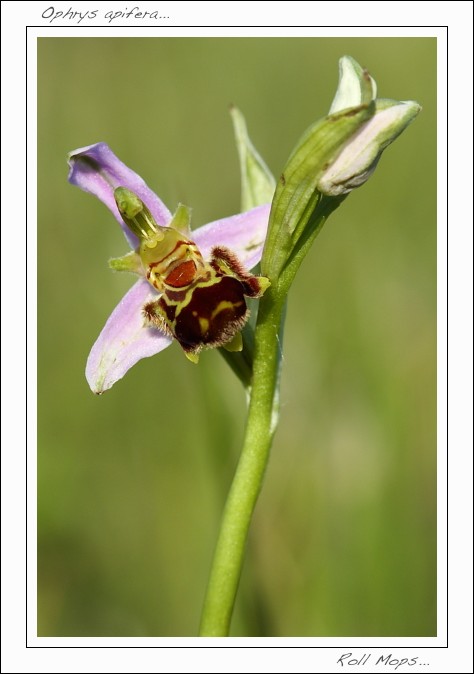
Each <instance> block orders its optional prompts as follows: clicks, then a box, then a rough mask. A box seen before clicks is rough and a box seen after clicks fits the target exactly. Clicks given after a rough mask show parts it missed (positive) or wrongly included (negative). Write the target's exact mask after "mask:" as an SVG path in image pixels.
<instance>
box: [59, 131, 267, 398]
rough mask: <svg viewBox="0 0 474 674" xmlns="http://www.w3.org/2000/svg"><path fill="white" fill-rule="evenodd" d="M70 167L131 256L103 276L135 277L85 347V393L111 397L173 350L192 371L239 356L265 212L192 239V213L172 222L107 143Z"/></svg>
mask: <svg viewBox="0 0 474 674" xmlns="http://www.w3.org/2000/svg"><path fill="white" fill-rule="evenodd" d="M68 163H69V167H70V171H69V178H68V179H69V182H70V183H72V184H73V185H76V186H77V187H80V188H81V189H82V190H84V191H86V192H90V193H91V194H93V195H94V196H96V197H98V198H99V199H100V200H101V201H102V202H103V203H104V204H105V205H106V206H107V207H108V208H109V209H110V210H111V211H112V213H113V215H114V216H115V218H116V219H117V221H118V223H119V224H120V226H121V228H122V230H123V232H124V234H125V237H126V239H127V241H128V243H129V245H130V247H131V249H132V250H131V252H129V253H128V254H127V255H125V256H124V257H122V258H117V259H114V260H111V262H110V266H111V267H112V268H113V269H115V270H118V271H129V272H133V273H135V274H137V275H138V276H139V279H138V280H137V281H136V283H135V284H134V285H133V286H132V288H131V289H130V290H129V291H128V292H127V293H126V295H125V296H124V297H123V298H122V299H121V301H120V302H119V304H118V305H117V307H116V308H115V309H114V311H113V312H112V314H111V315H110V317H109V319H108V320H107V322H106V324H105V326H104V328H103V330H102V332H101V333H100V335H99V337H98V339H97V341H96V342H95V344H94V346H93V347H92V350H91V352H90V355H89V358H88V360H87V365H86V378H87V381H88V383H89V385H90V387H91V389H92V391H94V393H98V394H99V393H103V392H104V391H106V390H107V389H109V388H111V386H113V384H114V383H115V382H116V381H118V380H119V379H121V378H122V377H123V376H124V375H125V373H126V372H127V371H128V370H129V369H130V368H131V367H132V366H133V365H135V363H137V362H138V361H139V360H141V359H142V358H146V357H149V356H153V355H155V354H156V353H159V352H160V351H162V350H163V349H165V348H166V347H168V346H169V345H170V344H171V343H172V342H173V340H177V341H178V342H179V344H180V345H181V347H182V348H183V350H184V353H185V354H186V356H187V357H188V358H189V359H190V360H191V361H193V362H197V360H198V357H199V352H200V351H201V350H202V349H203V348H213V347H217V346H225V347H226V348H228V349H230V350H239V348H241V337H240V330H241V329H242V327H243V325H244V324H245V322H246V320H247V316H248V309H247V306H246V303H245V297H260V296H261V295H262V294H263V292H264V291H265V290H266V288H267V287H268V285H269V282H268V280H267V279H266V278H265V277H261V276H253V275H252V274H251V273H249V272H248V271H247V270H248V269H252V268H253V267H254V266H255V265H256V264H257V263H258V262H259V261H260V258H261V256H262V251H263V244H264V241H265V236H266V232H267V225H268V218H269V213H270V204H266V205H263V206H258V207H257V208H253V209H252V210H250V211H247V212H246V213H240V214H237V215H234V216H231V217H228V218H223V219H221V220H217V221H215V222H211V223H209V224H207V225H204V226H203V227H200V228H198V229H196V230H195V231H193V232H192V234H191V231H190V229H189V222H190V211H189V209H187V208H186V207H185V206H182V205H180V206H179V207H178V209H177V211H176V213H175V214H174V216H172V214H171V213H170V211H169V210H168V209H167V207H166V206H165V205H164V204H163V202H162V201H161V200H160V199H159V198H158V197H157V196H156V194H155V193H154V192H153V191H152V190H151V189H150V188H149V187H148V186H147V185H146V183H145V182H144V181H143V180H142V178H140V176H138V175H137V174H136V173H135V172H134V171H132V170H131V169H130V168H128V167H127V166H126V165H125V164H124V163H123V162H122V161H120V159H118V157H117V156H116V155H115V154H114V153H113V152H112V150H111V149H110V148H109V146H108V145H107V144H106V143H96V144H94V145H89V146H88V147H83V148H79V149H78V150H74V151H73V152H71V153H70V154H69V156H68Z"/></svg>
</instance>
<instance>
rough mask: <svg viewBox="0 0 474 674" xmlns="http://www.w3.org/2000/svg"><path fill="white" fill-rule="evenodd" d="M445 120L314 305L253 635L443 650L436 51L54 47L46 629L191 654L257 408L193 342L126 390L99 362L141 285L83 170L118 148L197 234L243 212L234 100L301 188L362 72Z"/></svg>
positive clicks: (265, 517)
mask: <svg viewBox="0 0 474 674" xmlns="http://www.w3.org/2000/svg"><path fill="white" fill-rule="evenodd" d="M343 54H350V55H352V56H353V57H354V58H356V59H357V60H358V61H359V62H360V63H361V64H362V65H364V66H366V67H368V68H369V69H370V71H371V73H372V75H373V76H374V77H375V79H376V80H377V83H378V87H379V95H380V96H382V97H390V98H397V99H405V100H406V99H415V100H417V101H419V102H420V103H421V104H422V106H423V111H422V113H421V115H420V116H419V117H418V119H417V120H416V121H415V122H414V123H413V125H412V126H410V127H409V128H408V130H407V131H406V132H405V133H404V134H403V135H402V137H401V138H400V139H399V140H398V141H397V142H396V143H395V144H394V145H393V146H392V147H391V148H389V149H388V150H387V151H386V153H385V155H384V157H383V158H382V160H381V162H380V164H379V167H378V169H377V171H376V173H375V174H374V176H373V177H372V178H371V180H370V181H369V183H368V184H367V185H365V186H364V187H362V188H361V189H360V190H357V191H355V192H354V193H353V194H352V195H351V196H350V197H349V198H348V199H347V201H346V202H345V203H344V204H343V205H342V206H341V208H340V209H339V210H338V211H336V212H335V213H334V214H333V215H332V217H331V218H330V221H329V222H328V224H327V225H326V226H325V228H324V230H323V232H322V234H321V235H320V237H319V238H318V239H317V241H316V244H315V246H314V248H313V250H312V251H311V253H310V255H309V256H308V258H307V259H306V261H305V263H304V264H303V267H302V268H301V270H300V273H299V275H298V278H297V280H296V283H295V285H294V287H293V289H292V292H291V297H290V302H289V311H288V316H287V329H286V334H285V350H284V353H285V356H284V359H285V360H284V371H283V382H282V410H281V412H282V413H281V421H280V427H279V430H278V432H277V435H276V439H275V443H274V447H273V452H272V456H271V459H270V465H269V468H268V471H267V476H266V482H265V485H264V489H263V492H262V494H261V498H260V501H259V503H258V507H257V510H256V513H255V518H254V522H253V526H252V531H251V538H250V542H249V550H248V556H247V560H246V564H245V568H244V572H243V577H242V581H241V586H240V591H239V596H238V600H237V604H236V610H235V616H234V620H233V624H232V632H231V634H232V635H233V636H433V635H435V634H436V519H435V515H436V501H435V497H436V482H435V480H436V473H435V468H436V371H435V365H436V334H435V330H436V192H435V184H436V183H435V180H436V41H435V39H431V38H377V39H375V38H374V39H372V38H359V39H345V38H344V39H342V38H341V39H339V38H338V39H331V38H327V39H321V38H307V39H306V38H305V39H302V38H295V39H285V38H250V39H241V38H237V39H235V38H215V39H214V38H212V39H211V38H189V39H181V38H171V39H161V38H133V39H132V38H128V39H127V38H99V39H90V38H77V37H75V38H71V39H66V38H41V39H39V40H38V162H39V163H38V195H39V200H38V201H39V203H38V244H39V245H38V247H39V257H38V294H39V305H38V327H39V334H38V364H39V365H38V368H39V385H38V635H39V636H73V637H80V636H193V635H195V634H196V632H197V627H198V623H199V617H200V610H201V604H202V600H203V596H204V591H205V587H206V582H207V577H208V572H209V568H210V563H211V558H212V553H213V547H214V543H215V540H216V535H217V531H218V525H219V520H220V515H221V512H222V508H223V504H224V500H225V495H226V493H227V490H228V487H229V484H230V481H231V478H232V475H233V471H234V467H235V464H236V461H237V457H238V454H239V450H240V445H241V441H242V437H243V426H244V420H245V400H244V396H243V393H242V391H241V388H240V385H239V383H238V382H237V380H236V379H235V378H234V376H233V374H232V372H231V371H230V370H229V369H228V368H227V366H226V365H225V363H224V361H223V359H222V358H221V357H220V355H219V354H218V353H217V352H212V351H209V352H206V353H205V354H203V356H202V357H201V362H200V364H199V366H197V367H196V366H194V365H192V364H191V363H189V362H188V361H187V360H186V358H184V356H183V355H182V353H181V352H180V350H179V348H178V347H177V345H173V346H172V348H169V349H167V350H166V351H165V352H164V353H162V354H160V355H158V356H156V357H154V358H152V359H146V360H143V361H141V362H140V363H139V364H138V365H137V366H136V367H134V368H133V369H132V370H131V371H130V372H129V373H128V375H127V376H126V377H125V378H124V379H123V380H122V381H120V382H119V383H117V384H116V386H115V387H114V388H113V389H112V390H111V391H108V392H107V393H106V394H105V395H103V396H102V397H96V396H94V395H93V394H92V393H91V392H90V390H89V388H88V385H87V383H86V380H85V378H84V367H85V363H86V359H87V355H88V353H89V350H90V347H91V346H92V344H93V342H94V341H95V339H96V337H97V336H98V334H99V331H100V330H101V328H102V326H103V324H104V322H105V320H106V319H107V317H108V315H109V313H110V312H111V311H112V309H113V308H114V307H115V305H116V304H117V302H118V301H119V300H120V298H121V297H122V295H123V294H124V292H125V291H126V290H127V289H128V288H129V287H130V286H131V284H132V283H133V279H132V277H129V276H128V275H118V274H112V273H111V272H110V271H109V270H108V268H107V260H108V259H109V258H110V257H115V256H119V255H122V254H123V253H125V252H126V251H127V244H126V242H125V239H124V238H123V235H122V234H121V232H120V229H119V227H118V225H117V224H116V222H115V220H114V219H113V217H112V216H111V214H110V213H109V212H108V211H107V209H106V208H105V207H104V206H103V205H102V204H101V203H100V202H99V201H97V200H95V199H94V198H92V197H91V196H89V195H87V194H85V193H83V192H81V191H80V190H78V189H77V188H74V187H72V186H70V185H69V184H68V183H67V180H66V177H67V166H66V153H67V152H68V151H70V150H73V149H75V148H77V147H81V146H84V145H88V144H90V143H94V142H97V141H106V142H108V143H109V144H110V146H111V147H112V149H113V150H114V151H115V152H116V154H117V155H118V156H119V157H120V158H121V159H122V160H123V161H125V162H126V163H127V164H128V165H129V166H130V167H132V168H133V169H135V170H136V171H137V172H138V173H139V174H140V175H141V176H142V177H143V178H144V179H145V180H146V181H147V182H148V184H149V185H150V186H151V187H152V188H153V189H154V190H155V191H156V192H157V193H158V194H159V195H160V197H161V198H162V200H163V201H164V202H165V203H166V204H167V205H168V206H169V208H170V209H171V210H172V211H173V210H174V208H175V207H176V205H177V203H178V201H181V202H184V203H186V204H188V205H190V206H192V208H193V226H194V227H198V226H200V225H202V224H204V223H206V222H209V221H211V220H214V219H217V218H220V217H223V216H225V215H231V214H233V213H235V212H238V210H239V202H240V183H239V168H238V161H237V154H236V150H235V146H234V141H233V133H232V126H231V122H230V117H229V115H228V106H229V104H231V103H234V104H236V105H237V106H239V107H240V109H241V110H242V111H243V112H244V114H245V116H246V119H247V123H248V126H249V131H250V135H251V138H252V139H253V141H254V143H255V145H256V147H257V148H258V150H259V151H260V153H261V154H262V156H263V157H264V158H265V160H266V162H267V163H268V165H269V166H270V168H271V169H272V171H273V172H274V174H275V175H276V176H278V175H279V174H280V172H281V170H282V168H283V165H284V163H285V161H286V159H287V157H288V155H289V153H290V151H291V150H292V148H293V146H294V145H295V143H296V142H297V140H298V139H299V137H300V135H301V134H302V133H303V131H304V130H305V129H306V128H307V127H308V126H309V124H310V123H312V122H313V121H314V120H315V119H317V118H318V117H321V116H322V115H324V114H325V113H326V112H327V110H328V108H329V105H330V103H331V101H332V97H333V95H334V92H335V88H336V84H337V75H338V59H339V57H340V56H342V55H343Z"/></svg>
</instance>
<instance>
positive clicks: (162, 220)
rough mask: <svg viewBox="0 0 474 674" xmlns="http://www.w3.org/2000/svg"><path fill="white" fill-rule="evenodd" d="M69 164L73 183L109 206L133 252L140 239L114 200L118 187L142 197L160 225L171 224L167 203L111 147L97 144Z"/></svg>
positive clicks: (72, 156) (79, 152) (75, 155)
mask: <svg viewBox="0 0 474 674" xmlns="http://www.w3.org/2000/svg"><path fill="white" fill-rule="evenodd" d="M68 163H69V166H70V167H71V170H70V171H69V176H68V180H69V182H70V183H72V184H73V185H77V187H80V188H81V189H82V190H84V191H85V192H91V193H92V194H94V195H95V196H96V197H98V198H99V199H100V200H101V201H103V202H104V204H105V205H106V206H108V208H109V209H110V210H111V211H112V213H113V214H114V216H115V217H116V218H117V220H118V222H119V223H120V226H121V227H122V229H123V231H124V234H125V236H126V237H127V239H128V242H129V243H130V245H131V247H132V248H136V246H137V245H138V239H137V237H136V236H135V235H134V234H133V233H132V232H130V230H129V229H128V228H127V226H126V225H125V223H124V221H123V220H122V218H121V217H120V214H119V212H118V209H117V206H116V204H115V199H114V190H115V188H116V187H126V188H127V189H129V190H131V191H132V192H134V193H135V194H136V195H137V196H138V197H140V199H141V200H142V201H143V203H144V204H146V205H147V207H148V208H149V209H150V211H151V214H152V215H153V217H154V218H155V220H156V222H157V223H158V224H159V225H162V226H165V225H167V224H168V223H169V221H170V220H171V213H170V212H169V211H168V209H167V208H166V206H165V205H164V204H163V202H162V201H161V200H160V199H159V198H158V197H157V196H156V194H155V193H154V192H153V191H152V190H151V189H150V188H149V187H148V185H147V184H146V183H145V182H144V181H143V180H142V178H140V176H139V175H137V174H136V173H135V171H132V170H131V169H129V168H128V166H125V164H124V163H123V162H121V161H120V159H119V158H118V157H116V156H115V154H114V153H113V152H112V150H111V149H110V147H109V146H108V145H107V143H96V144H95V145H88V146H87V147H81V148H79V149H77V150H74V151H73V152H70V153H69V156H68Z"/></svg>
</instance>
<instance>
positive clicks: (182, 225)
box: [169, 204, 191, 238]
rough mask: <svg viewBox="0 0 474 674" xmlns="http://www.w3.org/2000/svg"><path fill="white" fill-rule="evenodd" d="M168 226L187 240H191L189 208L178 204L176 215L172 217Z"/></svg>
mask: <svg viewBox="0 0 474 674" xmlns="http://www.w3.org/2000/svg"><path fill="white" fill-rule="evenodd" d="M169 226H170V227H173V229H177V230H178V232H180V233H181V234H183V235H184V236H186V237H187V238H191V209H190V208H189V206H185V205H184V204H178V208H177V209H176V213H175V214H174V215H173V219H172V220H171V222H170V224H169Z"/></svg>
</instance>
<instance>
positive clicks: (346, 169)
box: [317, 99, 421, 197]
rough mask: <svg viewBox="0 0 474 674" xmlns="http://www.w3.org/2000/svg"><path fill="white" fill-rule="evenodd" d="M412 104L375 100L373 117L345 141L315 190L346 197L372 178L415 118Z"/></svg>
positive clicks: (417, 109) (321, 176)
mask: <svg viewBox="0 0 474 674" xmlns="http://www.w3.org/2000/svg"><path fill="white" fill-rule="evenodd" d="M420 110H421V106H420V105H419V104H418V103H415V101H392V100H385V99H377V100H376V101H375V114H374V115H373V116H372V117H370V119H368V120H367V121H366V122H364V123H363V124H362V125H361V126H360V127H359V128H358V129H357V130H356V132H355V133H354V134H353V135H352V136H351V137H350V138H349V139H347V140H346V142H345V143H344V145H343V146H342V147H341V149H340V151H339V153H338V155H337V157H336V158H335V159H334V160H333V161H332V162H331V163H330V164H329V166H328V167H327V168H326V169H325V171H324V172H323V173H322V174H321V175H320V177H319V181H318V185H317V187H318V190H319V191H320V192H321V193H322V194H325V195H327V196H331V197H335V196H340V195H343V194H347V193H348V192H350V191H351V190H353V189H354V188H355V187H360V185H362V184H363V183H365V182H366V180H368V179H369V178H370V176H371V175H372V173H373V171H374V170H375V167H376V166H377V163H378V161H379V159H380V156H381V154H382V152H383V151H384V150H385V148H386V147H387V146H388V145H390V143H391V142H392V141H394V140H395V138H397V136H399V135H400V134H401V132H402V131H403V130H404V129H405V128H406V127H407V126H408V125H409V124H410V122H412V121H413V119H414V118H415V117H416V116H417V114H418V113H419V111H420Z"/></svg>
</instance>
